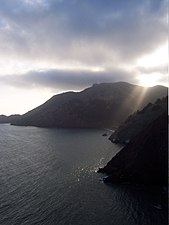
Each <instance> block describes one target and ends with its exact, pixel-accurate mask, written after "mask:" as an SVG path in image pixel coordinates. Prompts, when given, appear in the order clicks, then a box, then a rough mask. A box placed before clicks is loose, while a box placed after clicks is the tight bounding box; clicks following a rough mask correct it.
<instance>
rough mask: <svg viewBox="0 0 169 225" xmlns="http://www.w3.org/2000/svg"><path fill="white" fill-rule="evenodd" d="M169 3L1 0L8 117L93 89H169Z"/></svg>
mask: <svg viewBox="0 0 169 225" xmlns="http://www.w3.org/2000/svg"><path fill="white" fill-rule="evenodd" d="M167 36H168V27H167V0H160V1H159V0H144V1H140V0H128V1H126V0H123V1H122V0H5V1H4V0H0V94H1V99H0V114H8V115H9V114H12V113H24V112H26V111H28V110H30V109H32V108H34V107H36V106H38V105H39V104H41V103H43V102H44V101H46V100H47V99H48V98H49V97H51V96H53V95H54V94H56V93H60V92H63V91H68V90H77V91H78V90H82V89H83V88H85V87H88V86H91V85H92V84H93V83H100V82H116V81H127V82H130V83H133V84H138V85H143V86H154V85H157V84H160V85H166V86H168V83H167V75H168V72H167V63H168V48H167V45H168V43H167Z"/></svg>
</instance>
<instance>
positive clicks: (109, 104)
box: [12, 82, 167, 128]
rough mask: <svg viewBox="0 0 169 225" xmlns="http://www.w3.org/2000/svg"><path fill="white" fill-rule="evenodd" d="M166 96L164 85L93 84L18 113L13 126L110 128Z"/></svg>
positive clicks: (56, 96)
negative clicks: (24, 112)
mask: <svg viewBox="0 0 169 225" xmlns="http://www.w3.org/2000/svg"><path fill="white" fill-rule="evenodd" d="M166 95H167V88H166V87H163V86H155V87H151V88H144V87H140V86H136V85H132V84H129V83H125V82H118V83H102V84H94V85H93V86H92V87H89V88H87V89H85V90H83V91H81V92H67V93H62V94H58V95H55V96H53V97H52V98H51V99H49V100H48V101H47V102H46V103H44V104H43V105H41V106H39V107H37V108H35V109H33V110H31V111H29V112H28V113H26V114H24V115H22V116H21V117H20V118H19V119H18V120H17V121H13V122H12V124H13V125H24V126H39V127H67V128H68V127H71V128H78V127H82V128H105V127H106V128H114V127H116V126H118V125H119V124H120V123H121V122H122V121H124V120H125V119H126V118H127V116H129V115H130V114H131V113H133V112H134V111H136V110H137V109H140V108H142V107H144V106H145V105H146V104H147V103H148V102H154V101H155V100H156V99H157V98H161V97H164V96H166Z"/></svg>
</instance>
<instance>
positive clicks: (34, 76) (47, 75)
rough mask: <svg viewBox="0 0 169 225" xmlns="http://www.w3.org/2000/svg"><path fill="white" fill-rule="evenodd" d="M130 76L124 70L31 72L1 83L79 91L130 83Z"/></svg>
mask: <svg viewBox="0 0 169 225" xmlns="http://www.w3.org/2000/svg"><path fill="white" fill-rule="evenodd" d="M129 77H130V76H129V74H128V73H127V72H125V71H122V70H116V71H102V72H91V71H85V70H84V71H77V70H75V71H74V70H49V71H31V72H28V73H26V74H24V75H9V76H2V77H1V79H0V83H4V84H6V85H9V86H14V87H19V88H24V89H25V88H39V87H40V88H42V87H43V88H49V89H52V90H56V89H60V90H68V89H73V90H79V89H83V88H86V87H88V86H91V85H92V84H94V83H102V82H116V81H119V80H121V81H130V82H133V77H132V76H131V80H129Z"/></svg>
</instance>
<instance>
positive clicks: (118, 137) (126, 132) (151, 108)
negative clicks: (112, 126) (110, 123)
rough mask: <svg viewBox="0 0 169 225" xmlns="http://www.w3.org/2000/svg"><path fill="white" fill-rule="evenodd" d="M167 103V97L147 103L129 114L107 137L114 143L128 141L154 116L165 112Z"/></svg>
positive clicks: (152, 119) (153, 118) (156, 116)
mask: <svg viewBox="0 0 169 225" xmlns="http://www.w3.org/2000/svg"><path fill="white" fill-rule="evenodd" d="M167 103H168V97H165V98H162V99H158V100H156V102H155V103H154V104H152V103H149V104H148V105H146V106H145V107H144V108H143V109H142V110H141V111H140V110H138V111H137V112H135V113H134V114H132V115H130V116H129V117H128V118H127V119H126V120H125V122H124V123H122V125H121V126H120V127H119V128H118V129H117V130H116V131H115V132H114V133H113V134H112V135H111V136H110V138H109V139H110V140H111V141H112V142H115V143H124V144H125V143H126V142H129V140H131V139H132V138H133V137H135V136H137V134H139V133H140V132H141V131H142V130H143V129H145V128H146V127H147V126H148V125H149V124H150V123H151V122H153V121H154V120H155V119H156V118H158V117H159V116H160V115H162V114H163V113H164V112H167V110H168V107H167Z"/></svg>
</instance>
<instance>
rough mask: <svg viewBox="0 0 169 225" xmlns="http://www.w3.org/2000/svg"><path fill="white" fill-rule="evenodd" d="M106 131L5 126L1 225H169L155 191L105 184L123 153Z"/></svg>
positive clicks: (1, 132)
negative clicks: (107, 168) (106, 170)
mask: <svg viewBox="0 0 169 225" xmlns="http://www.w3.org/2000/svg"><path fill="white" fill-rule="evenodd" d="M104 132H105V131H103V130H88V129H84V130H83V129H46V128H36V127H15V126H10V125H0V224H1V225H25V224H27V225H54V224H56V225H164V224H165V225H166V224H167V223H166V214H165V212H163V210H162V209H157V208H155V207H154V204H156V203H158V201H159V197H158V196H156V195H155V194H153V193H151V191H150V192H148V191H147V190H146V189H145V188H144V187H140V186H129V185H105V184H103V183H102V182H100V181H99V178H100V177H101V176H102V175H100V174H97V173H96V172H95V171H96V169H97V168H98V167H99V166H103V165H104V164H106V162H107V161H108V160H109V159H110V158H111V157H112V156H113V155H115V154H116V153H117V152H118V151H119V149H120V148H119V147H118V146H117V145H114V144H112V143H111V142H110V141H108V139H107V137H103V136H102V134H103V133H104Z"/></svg>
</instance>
